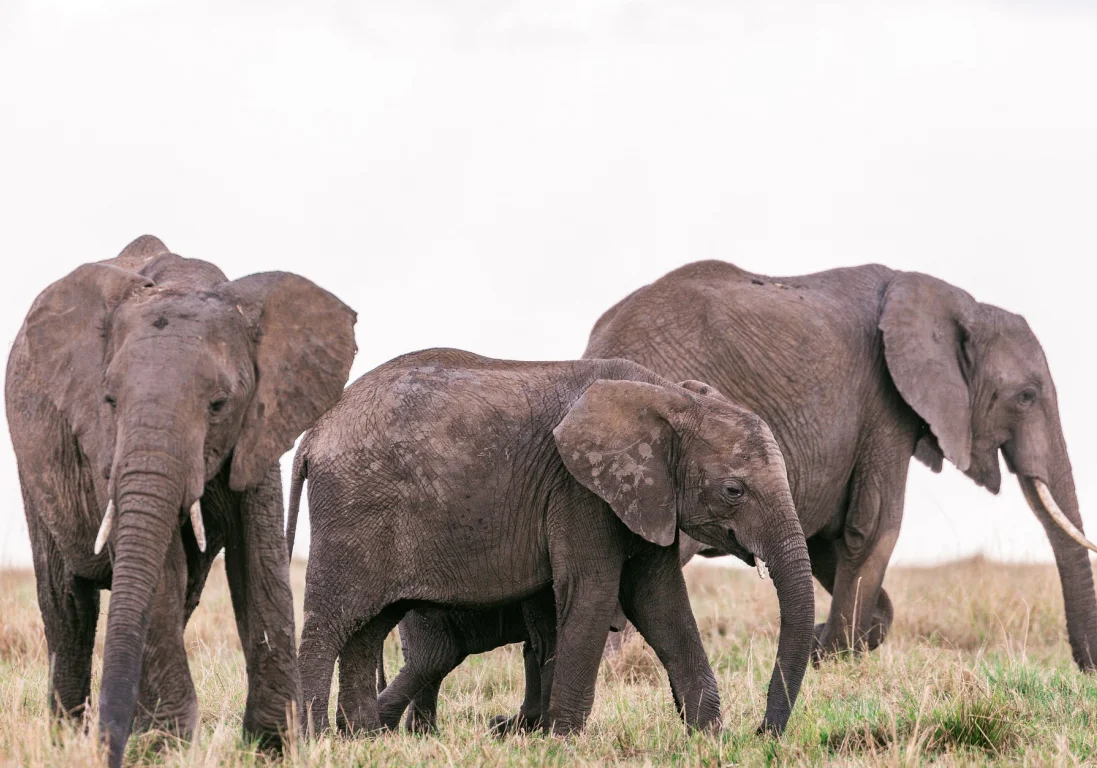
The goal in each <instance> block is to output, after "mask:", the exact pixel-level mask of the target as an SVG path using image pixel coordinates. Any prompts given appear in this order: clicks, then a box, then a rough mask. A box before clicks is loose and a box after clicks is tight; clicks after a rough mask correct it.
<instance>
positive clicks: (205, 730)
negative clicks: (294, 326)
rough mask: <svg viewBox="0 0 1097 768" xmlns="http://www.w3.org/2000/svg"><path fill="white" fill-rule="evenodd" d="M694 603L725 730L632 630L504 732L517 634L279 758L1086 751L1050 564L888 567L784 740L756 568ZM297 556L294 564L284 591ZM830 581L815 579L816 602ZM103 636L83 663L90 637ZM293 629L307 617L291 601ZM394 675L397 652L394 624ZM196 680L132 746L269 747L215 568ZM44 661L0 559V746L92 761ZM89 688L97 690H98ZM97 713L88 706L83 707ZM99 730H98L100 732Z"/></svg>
mask: <svg viewBox="0 0 1097 768" xmlns="http://www.w3.org/2000/svg"><path fill="white" fill-rule="evenodd" d="M687 576H688V580H689V583H690V590H691V594H692V595H693V599H694V609H695V611H696V614H697V619H698V623H699V625H700V628H701V633H702V636H703V637H704V640H705V644H706V647H707V648H708V651H709V654H710V658H711V660H712V663H713V668H714V669H715V671H716V676H717V679H718V680H719V683H720V695H721V698H722V702H723V710H724V730H723V733H722V734H721V735H719V736H704V735H691V734H689V733H687V732H686V730H685V728H684V726H683V725H682V724H681V722H680V721H679V720H678V718H677V716H676V715H675V713H674V712H673V708H672V704H671V700H670V690H669V686H667V684H666V677H665V675H664V673H663V671H662V668H661V667H660V666H659V665H658V662H657V661H655V660H654V658H653V656H651V654H650V652H649V651H647V650H646V648H645V647H644V646H643V644H642V643H641V642H639V641H638V640H637V639H634V640H633V641H631V642H630V644H629V645H628V646H626V648H625V650H624V651H623V652H622V653H621V654H620V655H619V656H617V657H616V658H614V659H612V660H609V661H607V662H605V663H603V666H602V671H601V678H600V681H599V688H598V694H597V700H596V702H595V707H594V713H593V715H592V718H591V721H590V723H589V725H588V727H587V730H586V731H585V733H583V734H582V735H581V736H579V737H576V738H571V739H558V738H553V737H545V736H541V735H535V736H523V737H513V738H508V739H506V740H496V739H495V738H493V737H491V736H489V735H486V733H485V729H486V723H487V721H488V719H489V718H490V717H491V716H492V715H494V714H498V713H501V712H505V713H510V712H512V711H513V710H514V709H515V708H516V707H517V705H518V702H519V700H520V697H521V684H522V674H521V670H522V661H521V652H520V650H519V649H518V648H517V647H512V648H507V649H501V650H498V651H495V652H494V653H491V654H486V655H484V656H480V657H476V658H474V659H470V660H469V661H468V662H466V663H465V664H464V665H463V666H462V667H461V668H460V669H459V670H458V671H457V672H455V673H454V674H453V675H452V676H451V677H450V678H449V680H448V681H447V684H446V687H445V689H444V690H443V695H442V706H441V712H440V719H441V731H440V733H439V735H438V736H437V737H413V736H409V735H405V734H402V733H401V734H390V735H386V736H383V737H381V738H377V739H359V740H345V739H342V738H339V737H334V738H326V739H323V740H320V741H316V742H311V743H297V744H293V745H291V746H290V748H289V750H288V753H287V756H286V761H285V763H286V764H288V765H392V766H406V765H421V764H435V763H454V764H462V765H474V764H475V765H478V764H484V765H531V764H533V765H539V764H549V765H560V766H571V765H584V764H585V765H607V764H620V765H645V764H662V763H674V764H676V765H701V764H704V765H714V764H718V763H719V764H731V763H739V764H752V765H754V764H769V763H778V764H789V765H798V764H803V765H808V764H811V765H816V764H826V763H830V764H840V765H885V764H886V765H900V764H903V765H905V764H913V763H917V762H921V761H935V762H937V763H939V764H945V765H953V764H965V765H967V764H983V763H995V762H997V763H1002V764H1019V763H1024V764H1037V765H1046V764H1057V763H1061V764H1077V763H1086V762H1089V763H1094V762H1097V727H1095V726H1097V678H1095V677H1094V676H1089V675H1083V674H1081V673H1080V672H1078V671H1077V670H1076V668H1075V667H1074V664H1073V663H1072V661H1071V658H1070V649H1069V646H1068V645H1067V641H1066V630H1065V624H1064V622H1063V614H1062V598H1061V596H1060V590H1059V585H1058V581H1057V577H1056V574H1055V570H1054V568H1052V567H1051V566H1018V565H1012V566H1006V565H999V564H995V563H990V562H986V561H983V560H970V561H964V562H960V563H956V564H953V565H949V566H945V567H938V568H932V569H910V568H905V569H904V568H896V569H892V571H891V572H890V573H889V575H888V580H887V583H886V586H887V588H888V590H889V592H890V593H891V595H892V599H893V601H894V603H895V606H896V622H895V626H894V627H893V630H892V634H891V636H890V637H889V639H888V641H887V643H886V644H885V645H884V647H882V648H881V649H879V650H877V651H876V652H874V653H872V654H869V655H867V656H863V657H851V658H844V659H840V660H836V661H831V662H828V663H826V664H824V666H823V667H822V669H819V670H809V671H808V674H807V677H806V679H805V681H804V688H803V691H802V693H801V695H800V700H799V702H798V703H797V706H796V710H795V711H794V713H793V716H792V720H791V721H790V723H789V728H788V731H787V732H786V734H785V736H784V738H783V739H782V740H781V741H777V740H773V739H765V738H759V737H756V736H755V735H754V729H755V727H756V726H757V725H758V723H759V722H760V720H761V717H762V713H763V708H764V686H765V683H766V680H767V679H768V676H769V673H770V669H771V666H772V664H773V654H774V651H775V646H776V631H777V601H776V595H775V594H774V592H773V587H772V584H771V583H770V582H769V581H765V582H763V581H760V580H759V579H758V577H757V576H756V575H755V574H754V572H753V571H749V572H748V571H725V570H722V569H714V568H711V567H704V566H700V567H697V566H694V567H691V568H689V569H688V570H687ZM303 578H304V569H303V567H302V566H301V565H299V564H295V567H294V579H295V586H294V592H295V594H296V595H297V596H298V598H299V597H300V595H301V594H302V586H303ZM826 607H827V598H826V596H825V594H820V595H819V599H818V610H819V614H820V616H822V615H823V614H824V613H825V610H826ZM105 618H106V615H105V607H104V616H103V617H102V618H101V620H100V645H99V647H98V648H97V650H96V660H95V679H96V681H98V676H99V659H100V652H101V649H102V627H103V625H104V624H105V623H106V622H105ZM298 628H300V616H298ZM389 643H390V646H389V648H388V650H389V652H388V653H387V662H388V667H389V672H390V676H391V674H392V673H394V672H395V670H396V669H397V668H398V666H399V653H398V644H397V642H396V639H395V636H394V637H393V638H390V641H389ZM187 645H188V648H189V654H190V659H191V669H192V673H193V675H194V679H195V684H196V685H197V688H198V697H199V706H200V710H201V732H200V735H199V736H198V739H197V740H196V742H195V743H192V744H178V743H169V744H167V745H163V744H161V746H160V748H159V749H157V748H156V747H155V741H156V740H155V739H154V738H150V737H149V736H147V735H146V736H143V737H136V738H134V739H132V740H131V742H130V753H129V760H130V761H131V762H133V761H138V762H141V763H145V762H148V763H154V764H163V765H210V766H212V765H236V766H250V765H265V764H268V763H273V762H274V761H271V760H269V759H268V758H267V757H265V756H263V755H262V754H260V753H257V752H256V750H255V749H254V747H253V746H252V745H250V744H248V743H247V742H245V741H243V740H242V739H241V737H240V736H239V730H240V719H241V716H242V713H243V708H244V697H245V690H244V668H243V658H242V656H241V654H240V651H239V647H238V644H237V640H236V631H235V624H234V621H233V619H232V609H231V605H230V602H229V596H228V589H227V586H226V585H225V580H224V576H223V574H221V573H215V574H213V576H211V578H210V580H209V583H208V586H207V589H206V593H205V595H204V597H203V599H202V604H201V606H200V607H199V608H198V611H197V612H196V614H195V616H194V618H193V620H192V621H191V624H190V626H189V628H188V629H187ZM48 666H49V661H48V658H47V654H46V648H45V640H44V638H43V634H42V628H41V620H40V618H39V614H38V608H37V605H36V603H35V598H34V579H33V576H32V575H31V574H29V573H26V572H17V571H12V572H3V573H0V758H2V760H3V762H4V763H5V764H11V765H26V766H39V765H42V766H45V765H48V766H65V767H66V768H76V767H77V766H83V765H95V764H98V760H99V757H98V755H99V751H98V747H97V745H96V744H95V742H94V739H92V738H91V737H89V736H87V735H86V734H85V733H84V731H83V730H82V729H81V728H78V727H73V726H55V725H51V723H50V721H49V719H48V718H47V717H46V709H45V699H46V677H47V673H48ZM95 696H96V693H95V691H94V690H93V701H94V698H95ZM92 717H94V712H93V713H92ZM92 732H93V733H94V730H93V731H92Z"/></svg>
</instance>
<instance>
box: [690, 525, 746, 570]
mask: <svg viewBox="0 0 1097 768" xmlns="http://www.w3.org/2000/svg"><path fill="white" fill-rule="evenodd" d="M710 553H711V554H710ZM697 554H699V555H701V557H718V556H720V555H734V556H735V557H737V558H739V559H740V560H742V561H743V562H744V563H746V564H747V565H750V566H753V565H755V564H756V563H755V560H754V553H753V552H751V551H750V550H749V549H747V548H746V547H744V546H743V545H742V544H740V543H739V539H737V538H736V537H735V531H731V530H729V531H728V546H727V548H726V549H725V550H724V551H723V552H720V551H718V550H717V549H716V548H715V547H706V548H705V549H702V550H701V551H700V552H698V553H697Z"/></svg>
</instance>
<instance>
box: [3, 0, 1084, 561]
mask: <svg viewBox="0 0 1097 768" xmlns="http://www.w3.org/2000/svg"><path fill="white" fill-rule="evenodd" d="M819 5H820V4H816V3H809V2H802V3H800V2H788V1H785V2H774V0H741V1H739V2H723V1H718V0H712V1H711V2H709V1H706V0H693V1H691V2H678V3H667V2H656V1H654V0H652V1H651V2H627V1H625V0H618V1H616V2H615V1H612V0H602V1H593V0H592V1H590V2H570V3H569V2H561V0H544V1H543V2H522V1H518V2H494V1H491V0H479V1H478V2H467V1H466V2H461V3H454V2H448V1H445V0H438V2H409V1H408V0H399V1H396V0H394V1H393V2H373V3H370V2H361V3H359V2H351V1H350V0H346V2H344V1H343V0H282V1H281V2H260V1H259V0H255V1H254V2H249V1H248V0H219V1H218V2H196V1H195V0H180V1H179V2H147V3H139V2H134V1H133V0H130V1H129V2H119V1H118V0H111V1H110V2H107V1H106V0H99V1H92V0H72V1H71V2H66V1H63V0H33V2H32V1H31V0H25V1H21V0H14V1H13V0H4V2H0V211H2V213H0V254H2V259H3V261H2V263H3V265H4V266H3V269H4V272H3V273H2V278H0V338H2V339H3V340H4V341H5V342H6V343H7V344H8V345H9V346H10V343H11V340H12V339H13V338H14V336H15V334H16V331H17V330H18V328H19V325H20V324H21V322H22V320H23V317H24V315H25V313H26V311H27V309H28V308H29V306H30V303H31V301H32V300H33V299H34V296H35V295H36V294H37V293H38V292H39V291H40V290H41V289H42V288H44V287H45V286H46V285H47V284H48V283H50V282H51V281H53V280H55V279H57V278H58V277H61V276H62V275H64V274H66V273H67V272H69V271H70V270H72V269H73V268H74V267H76V266H77V265H78V264H80V263H82V262H85V261H94V260H98V259H103V258H109V257H111V256H114V255H115V254H116V253H117V252H118V251H119V250H120V249H121V248H122V247H123V246H124V245H126V243H128V242H129V241H130V240H132V239H133V238H134V237H136V236H137V235H140V234H142V233H146V232H148V233H152V234H155V235H157V236H159V237H160V238H162V239H163V240H164V241H165V242H166V243H167V244H168V246H169V247H170V248H171V249H172V250H174V251H176V252H177V253H181V254H183V255H185V256H193V257H197V258H202V259H206V260H209V261H212V262H214V263H216V264H218V265H219V266H221V268H222V269H223V270H224V271H225V272H226V273H227V274H228V275H229V276H230V277H238V276H241V275H244V274H248V273H251V272H256V271H264V270H272V269H284V270H291V271H295V272H298V273H301V274H303V275H305V276H307V277H309V278H311V279H312V280H314V281H316V282H317V283H319V284H320V285H322V286H324V287H326V288H328V289H329V290H332V291H333V292H335V293H336V294H338V295H339V296H340V297H341V298H342V299H343V300H344V301H345V302H347V303H348V304H350V305H351V306H353V307H354V308H355V309H356V310H357V311H358V327H357V337H358V346H359V350H360V351H359V354H358V358H357V361H356V363H355V365H354V369H353V371H352V378H353V377H357V376H359V375H360V374H362V373H364V372H365V371H367V370H369V369H370V368H372V367H373V366H375V365H377V364H378V363H381V362H383V361H385V360H387V359H389V358H391V357H393V356H395V355H397V354H400V353H402V352H407V351H410V350H413V349H418V348H422V347H428V346H435V345H450V346H458V347H463V348H466V349H470V350H473V351H476V352H480V353H483V354H488V355H493V356H498V357H512V358H520V359H567V358H574V357H577V356H578V355H580V354H581V353H582V351H583V348H584V346H585V344H586V339H587V335H588V333H589V330H590V327H591V325H592V324H593V323H594V321H595V319H596V318H597V317H598V316H599V315H600V314H601V312H602V311H603V310H604V309H606V308H607V307H609V306H610V305H611V304H613V303H614V302H616V301H617V300H618V299H620V298H621V297H622V296H624V295H625V294H627V293H629V292H630V291H632V290H633V289H635V288H636V287H638V286H640V285H642V284H644V283H647V282H650V281H651V280H653V279H655V278H657V277H659V276H660V275H661V274H663V273H665V272H667V271H669V270H670V269H673V268H674V267H677V266H679V265H681V264H683V263H685V262H688V261H693V260H697V259H704V258H720V259H725V260H729V261H734V262H736V263H738V264H740V265H741V266H743V267H745V268H748V269H751V270H754V271H758V272H763V273H768V274H773V275H794V274H801V273H804V272H812V271H817V270H822V269H827V268H830V267H836V266H842V265H853V264H860V263H865V262H882V263H885V264H888V265H889V266H892V267H896V268H900V269H911V270H919V271H924V272H929V273H931V274H934V275H937V276H938V277H941V278H944V279H946V280H949V281H950V282H953V283H955V284H956V285H959V286H961V287H963V288H965V289H966V290H968V291H969V292H971V293H973V294H974V295H975V296H976V298H978V299H981V300H983V301H989V302H992V303H996V304H999V305H1001V306H1003V307H1006V308H1008V309H1011V310H1014V311H1017V312H1020V313H1022V314H1024V315H1025V316H1026V317H1027V318H1028V320H1029V323H1030V324H1031V325H1032V327H1033V328H1034V329H1035V331H1036V333H1037V335H1038V336H1039V337H1040V339H1041V340H1042V342H1043V344H1044V347H1045V349H1046V351H1047V355H1048V358H1049V360H1050V362H1051V368H1052V372H1053V374H1054V375H1055V378H1056V384H1057V387H1058V390H1059V398H1060V404H1061V411H1062V416H1063V421H1064V426H1065V431H1066V436H1067V442H1068V444H1069V446H1070V447H1071V452H1072V456H1073V464H1074V467H1075V473H1076V475H1077V478H1078V491H1079V496H1080V497H1081V501H1082V514H1083V517H1084V519H1085V520H1086V522H1087V524H1088V528H1089V529H1090V530H1091V531H1097V506H1094V505H1095V504H1097V481H1095V480H1094V472H1093V470H1094V468H1095V465H1097V449H1095V447H1094V444H1093V443H1092V442H1090V440H1089V436H1090V435H1091V434H1092V433H1094V432H1095V431H1097V404H1095V403H1094V402H1093V397H1092V392H1093V390H1094V384H1093V382H1094V376H1095V374H1097V364H1095V362H1094V352H1093V329H1094V321H1093V311H1094V307H1093V304H1094V302H1095V297H1094V289H1093V283H1092V279H1091V276H1092V267H1091V263H1092V260H1093V258H1094V256H1095V255H1097V97H1095V95H1094V88H1095V85H1094V84H1095V82H1097V9H1095V10H1090V8H1094V6H1092V5H1091V4H1089V3H1086V2H1084V0H1077V2H1069V1H1066V0H1059V1H1057V2H1056V1H1048V0H1045V1H1044V2H1038V1H1037V0H1033V1H1032V2H1022V1H1020V0H1018V1H1016V2H1008V1H1007V0H999V1H997V2H990V1H988V2H981V3H980V2H971V3H965V2H960V1H957V0H949V1H948V2H934V1H933V0H912V1H911V2H892V3H882V2H879V1H878V0H875V1H869V2H852V1H849V2H838V3H831V4H827V6H826V8H822V7H819ZM3 431H4V432H5V433H6V429H4V430H3ZM288 467H289V460H288V457H287V458H286V459H285V460H284V461H283V471H284V472H286V473H288ZM0 503H2V507H0V563H6V564H18V565H24V564H27V563H29V543H28V541H27V535H26V530H25V525H24V522H23V514H22V506H21V502H20V495H19V488H18V481H17V479H16V472H15V459H14V455H13V453H12V450H11V445H10V443H9V442H8V441H7V439H4V440H3V442H2V443H0ZM306 540H307V539H306ZM299 541H300V539H299ZM975 552H983V553H985V554H987V555H989V556H993V557H997V558H1004V559H1013V560H1020V559H1025V560H1042V559H1050V557H1051V550H1050V547H1049V546H1048V544H1047V542H1046V539H1045V538H1044V535H1043V531H1042V529H1041V528H1040V526H1039V524H1038V523H1037V522H1036V520H1035V519H1034V518H1033V516H1032V514H1031V513H1030V512H1029V511H1028V509H1027V508H1026V506H1025V504H1024V501H1023V499H1022V497H1021V494H1020V492H1019V491H1018V489H1017V487H1016V484H1015V483H1014V482H1012V481H1009V482H1006V483H1005V484H1004V487H1003V491H1002V493H1001V495H1000V496H999V497H994V496H991V495H990V494H988V493H987V492H985V491H983V490H981V489H979V488H976V487H975V485H974V484H972V483H971V482H970V481H968V480H967V479H966V478H964V477H963V476H962V475H960V474H959V473H958V472H957V471H956V470H954V469H952V468H951V467H950V466H949V467H946V469H945V472H944V473H943V474H942V475H940V476H935V475H932V474H930V473H929V472H928V471H927V470H925V469H924V468H923V467H922V466H921V465H920V464H917V463H915V464H914V465H913V466H912V471H911V479H910V483H909V487H908V494H907V508H906V519H905V521H904V524H903V533H902V535H901V537H900V539H899V544H898V547H897V550H896V554H895V558H894V561H895V562H902V563H913V562H919V563H922V562H934V561H938V560H942V559H950V558H954V557H958V556H964V555H968V554H972V553H975Z"/></svg>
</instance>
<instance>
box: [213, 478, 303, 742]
mask: <svg viewBox="0 0 1097 768" xmlns="http://www.w3.org/2000/svg"><path fill="white" fill-rule="evenodd" d="M239 504H240V512H239V517H238V520H239V522H238V524H237V526H235V528H236V529H235V530H232V531H230V532H229V533H228V535H227V536H226V546H225V571H226V573H227V575H228V581H229V590H230V592H231V594H232V607H233V610H234V611H235V613H236V624H237V629H238V630H239V633H240V645H241V646H242V647H243V650H244V657H245V660H246V665H247V675H248V698H247V704H246V706H245V709H244V734H245V735H246V736H249V737H254V738H258V739H259V741H260V743H261V744H263V745H264V746H271V747H279V746H280V745H281V742H282V734H283V733H286V732H294V731H295V730H296V728H297V723H298V716H299V713H300V706H301V678H300V675H299V673H298V668H297V652H296V646H295V631H294V622H293V593H292V592H291V591H290V582H289V556H288V554H287V552H286V542H285V538H284V536H283V532H282V525H283V516H282V480H281V474H280V472H279V469H278V465H277V464H276V465H274V466H273V467H271V468H270V470H268V472H267V475H266V477H265V478H264V480H263V483H262V484H261V485H260V486H259V487H257V488H256V489H254V490H251V491H247V492H245V493H244V494H243V495H242V497H241V498H240V502H239Z"/></svg>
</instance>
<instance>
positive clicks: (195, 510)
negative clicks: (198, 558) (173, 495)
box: [190, 499, 206, 552]
mask: <svg viewBox="0 0 1097 768" xmlns="http://www.w3.org/2000/svg"><path fill="white" fill-rule="evenodd" d="M190 525H191V527H192V528H193V529H194V540H195V541H197V542H198V551H199V552H205V551H206V526H205V525H203V523H202V500H201V499H195V500H194V503H193V504H191V505H190Z"/></svg>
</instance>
